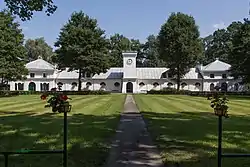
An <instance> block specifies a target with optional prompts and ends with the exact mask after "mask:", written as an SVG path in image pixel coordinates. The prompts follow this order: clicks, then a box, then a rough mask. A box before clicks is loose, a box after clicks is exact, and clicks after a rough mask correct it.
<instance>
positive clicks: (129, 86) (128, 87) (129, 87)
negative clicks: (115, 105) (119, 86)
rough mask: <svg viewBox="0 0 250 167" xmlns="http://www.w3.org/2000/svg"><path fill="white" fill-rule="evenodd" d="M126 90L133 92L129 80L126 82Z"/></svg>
mask: <svg viewBox="0 0 250 167" xmlns="http://www.w3.org/2000/svg"><path fill="white" fill-rule="evenodd" d="M126 92H127V93H133V84H132V83H131V82H128V83H127V85H126Z"/></svg>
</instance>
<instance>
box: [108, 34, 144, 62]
mask: <svg viewBox="0 0 250 167" xmlns="http://www.w3.org/2000/svg"><path fill="white" fill-rule="evenodd" d="M141 49H142V44H141V43H140V41H139V40H136V39H131V40H130V39H128V38H127V37H125V36H123V35H120V34H114V35H113V36H111V37H110V39H109V50H110V56H111V58H112V59H111V66H112V67H123V57H122V52H124V51H137V60H136V61H137V65H139V66H140V64H142V59H143V53H142V52H141Z"/></svg>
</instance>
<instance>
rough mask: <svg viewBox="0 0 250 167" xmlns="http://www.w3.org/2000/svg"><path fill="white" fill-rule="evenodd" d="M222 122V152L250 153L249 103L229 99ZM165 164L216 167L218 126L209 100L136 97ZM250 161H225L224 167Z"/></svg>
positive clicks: (242, 100)
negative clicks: (227, 109) (227, 116)
mask: <svg viewBox="0 0 250 167" xmlns="http://www.w3.org/2000/svg"><path fill="white" fill-rule="evenodd" d="M229 99H230V101H229V107H230V108H229V115H230V118H229V119H223V152H225V153H234V152H236V153H250V140H249V139H250V131H249V127H250V116H249V114H250V99H247V98H232V97H231V98H230V97H229ZM135 100H136V103H137V106H138V107H139V110H140V111H141V112H142V114H143V116H144V118H145V120H146V122H147V124H148V128H149V131H150V133H151V135H152V136H153V139H154V141H155V142H156V144H157V145H158V147H159V149H160V150H161V153H162V157H163V160H164V162H165V164H167V165H169V164H175V163H179V164H180V165H182V166H184V167H216V166H217V164H216V162H217V160H216V156H217V130H218V129H217V128H218V127H217V123H218V119H217V117H216V116H215V115H214V114H213V110H212V108H211V107H210V105H209V103H210V101H208V100H207V99H206V98H204V97H193V96H182V95H135ZM249 165H250V159H249V158H236V159H235V158H233V159H223V166H226V167H235V166H241V167H242V166H249Z"/></svg>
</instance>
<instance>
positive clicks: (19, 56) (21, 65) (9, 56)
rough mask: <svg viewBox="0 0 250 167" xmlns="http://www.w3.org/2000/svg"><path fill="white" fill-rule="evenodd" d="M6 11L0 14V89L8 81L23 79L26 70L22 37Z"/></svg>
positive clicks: (12, 18)
mask: <svg viewBox="0 0 250 167" xmlns="http://www.w3.org/2000/svg"><path fill="white" fill-rule="evenodd" d="M14 19H15V18H14V17H13V16H12V15H11V13H9V12H7V11H1V12H0V79H1V83H0V86H1V88H3V87H5V86H7V85H8V82H9V81H17V80H22V79H25V76H26V75H27V74H28V70H27V69H26V68H25V61H24V59H25V55H26V52H25V48H24V47H23V41H24V35H23V34H22V30H21V29H20V28H19V24H18V23H17V22H14Z"/></svg>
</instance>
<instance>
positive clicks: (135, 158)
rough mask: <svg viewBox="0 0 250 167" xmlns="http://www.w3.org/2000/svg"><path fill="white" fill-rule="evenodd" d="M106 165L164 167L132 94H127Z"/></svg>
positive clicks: (107, 166)
mask: <svg viewBox="0 0 250 167" xmlns="http://www.w3.org/2000/svg"><path fill="white" fill-rule="evenodd" d="M106 167H163V163H162V160H161V157H160V155H159V152H158V150H157V148H156V147H155V146H154V145H153V144H152V141H151V138H150V136H149V133H148V132H147V129H146V125H145V123H144V121H143V119H142V116H141V114H140V113H139V111H138V109H137V107H136V105H135V101H134V99H133V96H132V95H127V97H126V101H125V104H124V112H123V113H122V114H121V120H120V125H119V127H118V129H117V133H116V136H115V140H114V141H113V143H112V148H111V150H110V155H109V158H108V161H107V164H106Z"/></svg>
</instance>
